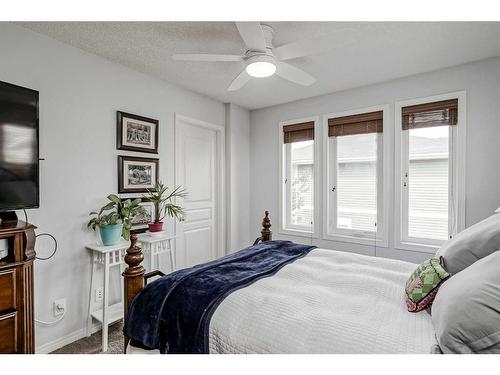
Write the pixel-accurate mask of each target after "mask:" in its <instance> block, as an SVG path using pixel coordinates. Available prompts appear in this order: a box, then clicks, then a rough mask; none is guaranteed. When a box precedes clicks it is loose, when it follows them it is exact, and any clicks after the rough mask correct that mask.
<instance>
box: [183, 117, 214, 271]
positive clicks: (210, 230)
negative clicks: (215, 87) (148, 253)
mask: <svg viewBox="0 0 500 375" xmlns="http://www.w3.org/2000/svg"><path fill="white" fill-rule="evenodd" d="M223 137H224V131H223V128H221V127H217V126H215V125H210V124H206V123H203V122H201V121H197V120H192V119H189V118H186V117H184V116H179V115H176V118H175V184H176V186H178V185H181V186H183V187H184V188H185V189H186V190H187V193H188V197H187V198H185V199H183V200H179V202H178V203H179V204H180V205H181V206H182V207H184V209H185V212H186V217H185V220H184V221H182V222H179V223H178V224H177V227H176V241H175V242H176V256H177V262H176V263H177V264H176V266H177V268H184V267H191V266H193V265H195V264H199V263H204V262H208V261H210V260H212V259H215V258H217V257H218V256H221V255H223V231H222V229H223V228H222V225H223V222H222V213H223V209H222V197H223V196H222V189H223V187H224V184H223V170H222V167H223V160H222V158H223V155H224V153H223V152H224V150H223V145H224V138H223Z"/></svg>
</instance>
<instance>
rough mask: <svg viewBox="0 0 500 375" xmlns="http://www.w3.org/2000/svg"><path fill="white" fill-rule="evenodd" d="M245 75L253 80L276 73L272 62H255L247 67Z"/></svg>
mask: <svg viewBox="0 0 500 375" xmlns="http://www.w3.org/2000/svg"><path fill="white" fill-rule="evenodd" d="M246 70H247V73H248V74H249V75H251V76H252V77H255V78H264V77H269V76H272V75H273V74H274V73H276V65H274V64H273V63H272V62H267V61H257V62H254V63H251V64H248V65H247V68H246Z"/></svg>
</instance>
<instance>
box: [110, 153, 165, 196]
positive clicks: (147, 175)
mask: <svg viewBox="0 0 500 375" xmlns="http://www.w3.org/2000/svg"><path fill="white" fill-rule="evenodd" d="M158 168H159V159H151V158H140V157H135V156H123V155H120V156H118V192H119V193H146V192H147V189H153V188H154V186H155V184H156V183H157V182H158Z"/></svg>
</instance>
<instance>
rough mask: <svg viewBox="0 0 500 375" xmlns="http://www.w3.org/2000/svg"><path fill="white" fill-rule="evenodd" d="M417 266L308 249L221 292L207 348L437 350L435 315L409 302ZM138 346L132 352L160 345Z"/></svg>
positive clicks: (136, 282)
mask: <svg viewBox="0 0 500 375" xmlns="http://www.w3.org/2000/svg"><path fill="white" fill-rule="evenodd" d="M270 226H271V225H270V221H269V217H268V213H266V217H265V219H264V221H263V230H262V237H261V238H260V239H261V240H262V241H264V242H266V241H271V231H270ZM268 243H269V244H270V243H272V242H268ZM140 260H142V255H141V254H140V249H139V250H138V248H137V247H136V246H131V248H130V249H129V250H128V253H127V258H126V262H127V263H128V265H129V268H128V269H127V270H126V271H125V272H124V276H125V291H126V294H127V304H126V306H127V307H129V306H130V303H131V302H132V300H133V299H134V297H135V296H136V295H137V294H139V293H140V292H141V290H142V288H143V277H144V270H143V269H142V267H141V266H140ZM414 268H415V265H414V264H412V263H407V262H402V261H398V260H391V259H383V258H376V257H370V256H364V255H359V254H353V253H346V252H340V251H334V250H327V249H321V248H313V249H308V251H307V254H305V256H301V257H298V258H297V259H294V260H293V261H291V262H289V263H287V264H286V265H284V266H282V267H281V268H279V269H278V270H277V271H276V272H275V273H273V274H272V275H270V276H268V277H262V278H260V279H258V280H256V281H254V282H252V283H250V284H249V285H245V286H244V287H241V288H237V289H236V290H234V291H232V292H231V293H228V294H227V295H225V296H224V298H222V299H221V301H220V303H219V304H218V305H217V307H216V308H215V309H214V311H213V314H212V315H211V319H209V322H208V328H207V332H208V333H207V334H208V344H207V346H208V348H207V351H208V352H209V353H220V354H223V353H431V352H433V351H434V350H435V348H436V344H437V343H436V339H435V334H434V329H433V325H432V322H431V318H430V315H429V314H427V313H426V312H421V313H417V314H414V313H409V312H408V311H407V310H406V307H405V304H404V284H405V281H406V279H407V278H408V276H409V275H410V274H411V272H412V271H413V270H414ZM135 302H136V304H137V302H138V300H137V301H135ZM127 313H128V311H126V314H127ZM136 315H137V314H136ZM125 316H127V315H125ZM135 319H136V320H137V316H135ZM134 345H135V346H134ZM134 345H128V346H127V349H126V352H127V353H155V352H156V353H157V352H158V351H157V350H144V349H141V348H139V347H140V346H142V345H140V344H139V345H137V343H134ZM188 352H189V351H188Z"/></svg>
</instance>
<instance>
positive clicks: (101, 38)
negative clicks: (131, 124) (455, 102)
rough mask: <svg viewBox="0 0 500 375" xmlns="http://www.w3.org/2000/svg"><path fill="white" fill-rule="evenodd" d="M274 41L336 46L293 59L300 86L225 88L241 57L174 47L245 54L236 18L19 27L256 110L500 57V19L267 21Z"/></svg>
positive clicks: (272, 80) (263, 83)
mask: <svg viewBox="0 0 500 375" xmlns="http://www.w3.org/2000/svg"><path fill="white" fill-rule="evenodd" d="M264 23H267V24H269V25H271V26H272V27H273V28H274V29H275V36H274V45H275V46H280V45H282V44H284V43H288V42H292V41H294V40H297V39H302V38H313V37H314V36H319V35H325V34H330V35H331V44H332V49H330V50H328V51H324V52H323V53H320V54H316V55H312V56H308V57H304V58H298V59H294V60H289V61H288V62H289V63H292V64H294V65H296V66H297V67H300V68H302V69H304V70H305V71H307V72H309V73H310V74H312V75H314V76H315V77H316V78H317V82H316V83H315V84H313V85H312V86H310V87H302V86H299V85H296V84H294V83H291V82H288V81H285V80H283V79H281V78H279V77H277V76H272V77H269V78H262V79H254V80H252V81H251V82H249V83H248V84H247V85H246V86H245V87H243V88H242V89H241V90H239V91H237V92H227V91H226V88H227V87H228V86H229V84H230V83H231V81H232V80H233V79H234V77H236V76H237V75H238V74H239V72H240V71H241V70H242V69H244V64H243V63H240V62H218V63H210V62H182V61H173V60H172V59H171V56H172V54H174V53H220V54H225V53H229V54H243V53H244V52H245V47H244V44H243V41H242V39H241V37H240V36H239V34H238V30H237V29H236V26H235V25H234V23H232V22H42V23H40V22H36V23H28V22H23V23H20V25H22V26H24V27H27V28H29V29H31V30H34V31H36V32H39V33H42V34H46V35H48V36H50V37H52V38H54V39H57V40H60V41H62V42H65V43H68V44H71V45H73V46H75V47H78V48H81V49H83V50H85V51H88V52H91V53H94V54H96V55H100V56H102V57H105V58H107V59H110V60H112V61H115V62H117V63H120V64H123V65H126V66H128V67H130V68H133V69H136V70H138V71H141V72H144V73H147V74H150V75H152V76H154V77H157V78H161V79H164V80H166V81H169V82H173V83H175V84H178V85H180V86H184V87H186V88H189V89H191V90H194V91H197V92H200V93H203V94H206V95H208V96H211V97H213V98H216V99H218V100H221V101H223V102H231V103H236V104H239V105H241V106H243V107H246V108H249V109H256V108H262V107H267V106H271V105H276V104H280V103H285V102H289V101H293V100H297V99H302V98H308V97H312V96H316V95H321V94H325V93H330V92H334V91H339V90H345V89H349V88H353V87H359V86H364V85H367V84H372V83H376V82H381V81H386V80H391V79H395V78H399V77H403V76H408V75H412V74H417V73H422V72H426V71H431V70H436V69H440V68H444V67H448V66H453V65H459V64H463V63H466V62H470V61H474V60H480V59H484V58H488V57H492V56H498V55H500V23H499V22H491V23H480V22H476V23H472V22H458V23H450V22H437V23H423V22H411V23H402V22H396V23H391V22H354V23H353V22H348V23H343V22H264Z"/></svg>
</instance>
